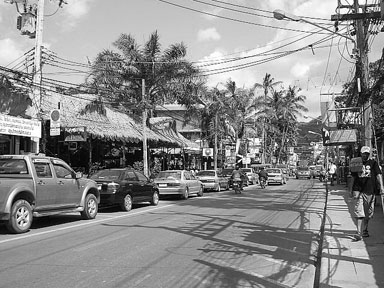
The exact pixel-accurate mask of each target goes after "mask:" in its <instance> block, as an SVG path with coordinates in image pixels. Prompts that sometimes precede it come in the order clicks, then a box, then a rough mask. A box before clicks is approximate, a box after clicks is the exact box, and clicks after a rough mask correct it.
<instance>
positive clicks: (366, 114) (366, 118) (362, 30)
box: [331, 0, 381, 147]
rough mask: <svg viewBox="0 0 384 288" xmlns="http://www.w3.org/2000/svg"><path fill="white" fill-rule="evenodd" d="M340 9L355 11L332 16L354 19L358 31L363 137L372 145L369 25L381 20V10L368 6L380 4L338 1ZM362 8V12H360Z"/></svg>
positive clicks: (358, 82) (359, 91)
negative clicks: (351, 3)
mask: <svg viewBox="0 0 384 288" xmlns="http://www.w3.org/2000/svg"><path fill="white" fill-rule="evenodd" d="M338 3H339V6H338V9H341V8H348V10H349V11H350V10H352V11H354V13H348V14H336V15H332V16H331V20H333V21H353V22H354V27H355V31H356V47H355V48H356V49H355V52H357V57H356V58H357V59H356V81H357V83H356V86H357V93H358V94H359V97H362V103H363V104H362V110H363V115H362V123H363V125H362V126H363V127H362V129H363V131H361V135H364V138H363V139H362V140H363V141H362V142H363V143H364V145H365V146H369V147H371V146H372V108H371V96H370V95H369V61H368V49H369V47H368V36H369V34H368V26H369V24H370V21H371V20H379V19H380V17H381V15H380V12H368V9H367V8H379V7H380V6H379V5H380V4H367V3H366V5H360V4H359V0H354V1H353V5H341V4H340V1H338ZM360 9H362V13H360Z"/></svg>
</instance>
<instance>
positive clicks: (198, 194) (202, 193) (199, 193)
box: [197, 185, 220, 197]
mask: <svg viewBox="0 0 384 288" xmlns="http://www.w3.org/2000/svg"><path fill="white" fill-rule="evenodd" d="M219 190H220V185H219ZM197 196H199V197H203V196H204V189H203V186H201V187H200V190H199V192H197Z"/></svg>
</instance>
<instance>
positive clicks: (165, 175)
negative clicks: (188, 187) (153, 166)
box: [156, 171, 181, 179]
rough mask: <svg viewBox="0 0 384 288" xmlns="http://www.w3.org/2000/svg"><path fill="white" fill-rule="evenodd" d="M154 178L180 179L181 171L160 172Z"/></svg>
mask: <svg viewBox="0 0 384 288" xmlns="http://www.w3.org/2000/svg"><path fill="white" fill-rule="evenodd" d="M156 178H169V179H181V171H160V172H159V174H158V175H157V177H156Z"/></svg>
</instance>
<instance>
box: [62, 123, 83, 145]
mask: <svg viewBox="0 0 384 288" xmlns="http://www.w3.org/2000/svg"><path fill="white" fill-rule="evenodd" d="M64 141H66V142H74V141H76V142H82V141H87V129H86V127H85V126H79V127H65V139H64Z"/></svg>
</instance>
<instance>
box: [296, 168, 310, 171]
mask: <svg viewBox="0 0 384 288" xmlns="http://www.w3.org/2000/svg"><path fill="white" fill-rule="evenodd" d="M297 170H298V171H308V170H309V168H308V167H297Z"/></svg>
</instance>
